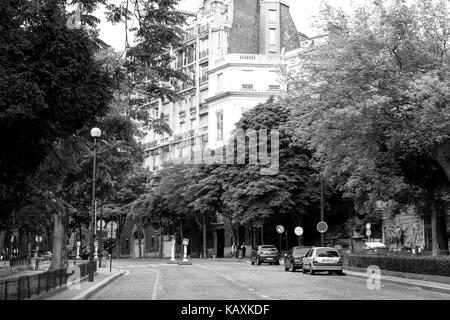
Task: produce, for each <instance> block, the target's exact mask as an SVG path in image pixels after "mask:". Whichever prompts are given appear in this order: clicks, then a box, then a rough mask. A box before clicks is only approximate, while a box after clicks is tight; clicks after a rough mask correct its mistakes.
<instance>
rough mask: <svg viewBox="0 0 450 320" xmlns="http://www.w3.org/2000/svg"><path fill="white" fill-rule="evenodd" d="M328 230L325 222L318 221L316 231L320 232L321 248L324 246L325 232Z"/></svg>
mask: <svg viewBox="0 0 450 320" xmlns="http://www.w3.org/2000/svg"><path fill="white" fill-rule="evenodd" d="M327 230H328V224H327V223H326V222H325V221H320V222H319V223H318V224H317V231H319V232H320V234H321V240H322V241H321V244H320V245H321V246H322V247H324V246H325V232H327Z"/></svg>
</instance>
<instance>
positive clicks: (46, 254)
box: [43, 251, 53, 260]
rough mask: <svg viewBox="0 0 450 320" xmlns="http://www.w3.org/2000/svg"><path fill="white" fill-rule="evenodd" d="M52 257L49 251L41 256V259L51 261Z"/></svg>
mask: <svg viewBox="0 0 450 320" xmlns="http://www.w3.org/2000/svg"><path fill="white" fill-rule="evenodd" d="M52 256H53V254H52V253H51V251H47V252H45V253H44V254H43V257H44V259H46V260H52Z"/></svg>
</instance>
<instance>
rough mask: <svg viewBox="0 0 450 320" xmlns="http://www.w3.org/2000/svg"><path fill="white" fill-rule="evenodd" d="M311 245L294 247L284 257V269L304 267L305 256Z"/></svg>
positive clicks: (292, 270)
mask: <svg viewBox="0 0 450 320" xmlns="http://www.w3.org/2000/svg"><path fill="white" fill-rule="evenodd" d="M310 249H311V247H300V246H299V247H292V248H291V250H289V253H287V254H286V255H285V257H284V271H288V270H289V271H291V272H294V271H295V270H297V269H301V268H302V267H303V257H304V256H305V255H306V254H307V253H308V251H309V250H310Z"/></svg>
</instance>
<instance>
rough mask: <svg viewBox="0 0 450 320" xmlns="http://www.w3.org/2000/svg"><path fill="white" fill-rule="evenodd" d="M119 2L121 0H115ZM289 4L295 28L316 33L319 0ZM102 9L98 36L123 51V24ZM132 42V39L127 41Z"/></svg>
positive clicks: (338, 2) (190, 0)
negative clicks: (107, 17)
mask: <svg viewBox="0 0 450 320" xmlns="http://www.w3.org/2000/svg"><path fill="white" fill-rule="evenodd" d="M116 1H117V2H119V3H120V2H121V0H116ZM362 1H364V0H328V3H330V4H331V5H332V6H336V7H342V8H343V9H345V10H348V9H349V8H351V7H352V5H353V4H356V3H359V2H362ZM285 2H287V3H289V4H290V13H291V16H292V18H293V19H294V23H295V25H296V27H297V30H298V31H300V32H303V33H306V34H307V35H308V36H314V35H316V33H317V32H316V31H315V30H314V28H313V27H312V24H313V22H314V15H315V14H316V13H317V12H318V9H319V6H320V4H321V1H320V0H319V1H318V0H288V1H285ZM200 3H201V0H181V1H180V4H179V8H180V9H181V10H186V11H192V12H196V11H197V9H198V7H199V6H200ZM104 11H105V10H104V9H99V10H98V11H97V13H96V15H97V16H98V17H99V18H101V19H102V20H103V21H102V23H100V25H99V28H100V38H101V39H102V40H103V41H105V42H106V43H108V44H109V45H111V46H113V47H114V48H115V49H116V50H117V51H123V50H124V47H125V30H124V26H123V24H118V25H112V24H111V23H109V22H106V21H105V19H104V14H103V12H104ZM129 42H130V44H132V41H129Z"/></svg>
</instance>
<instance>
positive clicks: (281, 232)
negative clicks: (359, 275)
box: [276, 224, 284, 254]
mask: <svg viewBox="0 0 450 320" xmlns="http://www.w3.org/2000/svg"><path fill="white" fill-rule="evenodd" d="M276 230H277V232H278V234H279V235H280V254H281V235H282V234H283V232H284V227H283V226H282V225H281V224H279V225H278V226H277V227H276Z"/></svg>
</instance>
